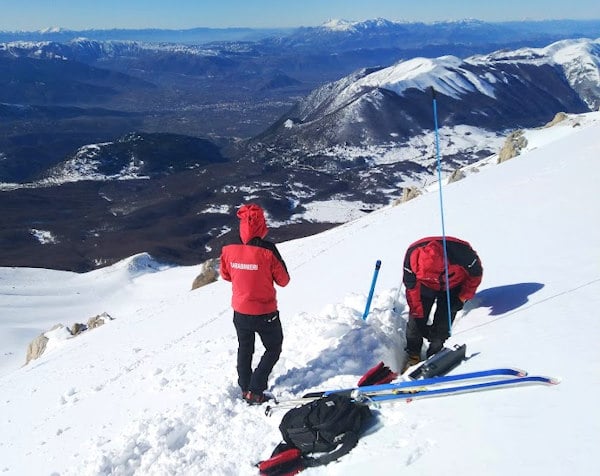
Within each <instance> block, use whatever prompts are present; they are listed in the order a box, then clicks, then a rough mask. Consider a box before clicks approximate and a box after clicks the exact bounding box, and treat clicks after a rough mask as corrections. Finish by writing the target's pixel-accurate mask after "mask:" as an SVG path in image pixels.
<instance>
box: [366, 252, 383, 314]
mask: <svg viewBox="0 0 600 476" xmlns="http://www.w3.org/2000/svg"><path fill="white" fill-rule="evenodd" d="M379 268H381V260H380V259H378V260H377V262H376V263H375V271H374V272H373V281H371V289H370V291H369V297H368V298H367V306H366V307H365V312H364V314H363V321H364V320H366V319H367V316H368V315H369V309H370V308H371V300H372V299H373V292H374V291H375V283H376V282H377V275H378V274H379Z"/></svg>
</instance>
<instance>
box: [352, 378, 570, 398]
mask: <svg viewBox="0 0 600 476" xmlns="http://www.w3.org/2000/svg"><path fill="white" fill-rule="evenodd" d="M415 383H418V382H415ZM422 383H423V382H421V384H422ZM558 383H559V380H557V379H555V378H552V377H544V376H539V375H526V376H523V377H516V378H508V379H501V380H488V381H485V382H479V383H467V384H466V385H450V386H442V387H436V386H435V385H433V386H432V385H427V386H424V385H421V386H416V387H414V386H411V387H408V388H407V387H400V388H397V389H388V390H385V391H379V392H374V393H373V392H365V393H363V392H362V390H361V389H360V388H359V389H357V390H356V391H355V392H354V393H353V394H352V397H353V398H354V399H356V400H365V401H367V402H368V401H371V402H382V401H385V400H406V401H411V400H414V399H416V398H426V397H440V396H445V395H455V394H459V393H469V392H477V391H481V390H491V389H493V388H504V387H515V386H522V385H528V384H545V385H556V384H558ZM432 387H433V388H432Z"/></svg>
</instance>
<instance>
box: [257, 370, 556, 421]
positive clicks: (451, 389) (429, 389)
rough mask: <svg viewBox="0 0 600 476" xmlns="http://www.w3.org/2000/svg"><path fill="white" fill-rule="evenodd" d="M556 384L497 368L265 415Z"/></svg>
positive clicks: (366, 390)
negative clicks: (338, 403)
mask: <svg viewBox="0 0 600 476" xmlns="http://www.w3.org/2000/svg"><path fill="white" fill-rule="evenodd" d="M558 383H559V380H557V379H555V378H552V377H544V376H539V375H528V374H527V372H525V371H523V370H520V369H515V368H497V369H489V370H481V371H477V372H469V373H463V374H457V375H444V376H440V377H431V378H423V379H419V380H410V381H402V382H392V383H386V384H380V385H369V386H363V387H353V388H347V389H338V390H326V391H322V392H313V393H307V394H306V395H304V396H303V397H302V398H299V399H294V400H285V401H281V402H277V401H275V402H274V403H273V404H272V405H269V406H268V407H267V409H266V413H267V414H268V415H269V414H271V413H272V411H273V410H275V409H277V408H282V409H283V408H292V407H295V406H298V405H302V404H304V403H307V402H309V401H312V400H316V399H318V398H321V397H324V396H326V395H331V394H333V393H336V394H342V395H347V396H350V397H352V398H353V399H354V400H356V401H363V402H366V403H377V402H382V401H387V400H404V401H412V400H414V399H417V398H427V397H440V396H445V395H454V394H460V393H468V392H476V391H482V390H490V389H494V388H505V387H515V386H523V385H531V384H544V385H556V384H558Z"/></svg>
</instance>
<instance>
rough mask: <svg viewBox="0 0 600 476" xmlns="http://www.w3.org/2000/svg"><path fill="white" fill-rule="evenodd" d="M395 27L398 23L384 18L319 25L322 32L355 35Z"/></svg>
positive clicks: (330, 22) (338, 21)
mask: <svg viewBox="0 0 600 476" xmlns="http://www.w3.org/2000/svg"><path fill="white" fill-rule="evenodd" d="M396 25H401V23H399V22H393V21H390V20H386V19H384V18H377V19H374V20H364V21H348V20H339V19H332V20H329V21H327V22H325V23H324V24H323V25H321V27H320V28H322V29H324V30H330V31H336V32H346V33H348V32H350V33H356V32H359V31H366V30H376V29H383V28H390V27H393V26H396Z"/></svg>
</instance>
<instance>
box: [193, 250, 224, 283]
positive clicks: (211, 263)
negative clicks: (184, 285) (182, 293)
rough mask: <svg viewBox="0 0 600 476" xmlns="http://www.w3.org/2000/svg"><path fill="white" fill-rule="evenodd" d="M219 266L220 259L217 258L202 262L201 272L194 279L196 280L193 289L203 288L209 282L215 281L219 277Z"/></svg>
mask: <svg viewBox="0 0 600 476" xmlns="http://www.w3.org/2000/svg"><path fill="white" fill-rule="evenodd" d="M218 267H219V260H218V259H216V258H213V259H209V260H207V261H205V262H204V263H202V267H201V268H200V274H199V275H198V276H196V279H194V282H193V283H192V291H193V290H194V289H198V288H201V287H202V286H206V285H207V284H210V283H214V282H215V281H216V280H217V279H219V272H218V270H217V269H218Z"/></svg>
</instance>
